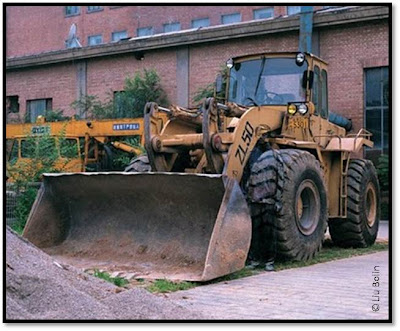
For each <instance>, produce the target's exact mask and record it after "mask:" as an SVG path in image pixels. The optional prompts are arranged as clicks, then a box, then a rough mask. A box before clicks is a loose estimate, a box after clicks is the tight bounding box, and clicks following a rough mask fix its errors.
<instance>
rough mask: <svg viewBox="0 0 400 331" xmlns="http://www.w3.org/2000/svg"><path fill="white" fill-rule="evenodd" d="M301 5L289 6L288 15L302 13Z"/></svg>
mask: <svg viewBox="0 0 400 331" xmlns="http://www.w3.org/2000/svg"><path fill="white" fill-rule="evenodd" d="M300 11H301V7H300V6H287V14H288V15H295V14H298V13H300Z"/></svg>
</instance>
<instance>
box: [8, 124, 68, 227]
mask: <svg viewBox="0 0 400 331" xmlns="http://www.w3.org/2000/svg"><path fill="white" fill-rule="evenodd" d="M57 139H58V142H59V144H60V153H61V154H62V155H63V156H65V157H66V158H65V159H64V160H63V162H65V163H60V154H59V150H58V148H57V144H56V141H55V138H54V137H52V136H50V133H49V132H47V133H44V134H42V135H32V134H31V135H29V136H27V137H26V139H25V142H24V145H23V147H22V148H21V153H23V155H24V156H25V157H26V158H27V159H26V160H24V161H22V160H20V161H19V162H14V163H8V164H7V175H8V176H9V177H10V178H11V180H12V182H13V183H14V187H15V191H16V192H17V205H16V209H15V213H16V218H17V220H16V222H15V224H14V225H12V228H13V230H14V231H16V232H18V233H22V231H23V229H24V227H25V223H26V221H27V219H28V216H29V212H30V210H31V208H32V205H33V203H34V201H35V198H36V194H37V188H35V187H32V185H31V183H35V182H40V181H41V179H42V175H43V173H52V172H62V171H63V169H64V167H65V166H66V165H67V164H68V162H69V161H70V160H69V158H68V155H73V153H72V149H74V148H75V147H74V146H72V145H70V144H68V143H67V140H66V139H65V130H63V132H62V133H61V134H60V136H59V137H57ZM56 162H57V167H56Z"/></svg>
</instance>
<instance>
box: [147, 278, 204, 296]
mask: <svg viewBox="0 0 400 331" xmlns="http://www.w3.org/2000/svg"><path fill="white" fill-rule="evenodd" d="M198 285H200V283H197V282H172V281H169V280H166V279H157V280H156V281H154V282H153V283H151V285H149V286H148V287H147V290H148V291H149V292H151V293H170V292H176V291H183V290H189V289H191V288H193V287H196V286H198Z"/></svg>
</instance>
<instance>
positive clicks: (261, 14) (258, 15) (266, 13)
mask: <svg viewBox="0 0 400 331" xmlns="http://www.w3.org/2000/svg"><path fill="white" fill-rule="evenodd" d="M273 16H274V9H273V8H261V9H255V10H253V19H255V20H261V19H264V18H270V17H273Z"/></svg>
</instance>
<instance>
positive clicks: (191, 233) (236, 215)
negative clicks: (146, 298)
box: [23, 172, 251, 281]
mask: <svg viewBox="0 0 400 331" xmlns="http://www.w3.org/2000/svg"><path fill="white" fill-rule="evenodd" d="M23 236H24V237H26V238H27V239H28V240H29V241H31V242H32V243H33V244H35V245H36V246H38V247H39V248H41V249H43V250H44V251H45V252H47V253H48V254H50V255H52V256H54V257H55V258H56V260H57V261H60V262H62V263H67V264H71V265H74V266H76V267H79V268H83V269H100V270H106V271H109V272H114V271H123V272H129V273H134V274H135V275H136V277H137V278H152V279H163V278H165V279H171V280H192V281H206V280H210V279H213V278H217V277H220V276H223V275H226V274H229V273H232V272H234V271H237V270H240V269H241V268H243V267H244V263H245V260H246V257H247V253H248V250H249V246H250V239H251V238H250V237H251V218H250V215H249V211H248V207H247V204H246V201H245V199H244V196H243V194H242V192H241V190H240V188H239V186H238V184H237V182H236V181H235V180H232V179H228V178H226V177H224V176H222V175H201V174H200V175H199V174H180V173H179V174H178V173H115V172H114V173H75V174H72V173H69V174H45V175H44V179H43V184H42V186H41V188H40V190H39V193H38V196H37V198H36V201H35V203H34V205H33V207H32V210H31V213H30V215H29V219H28V222H27V225H26V228H25V231H24V234H23Z"/></svg>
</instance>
